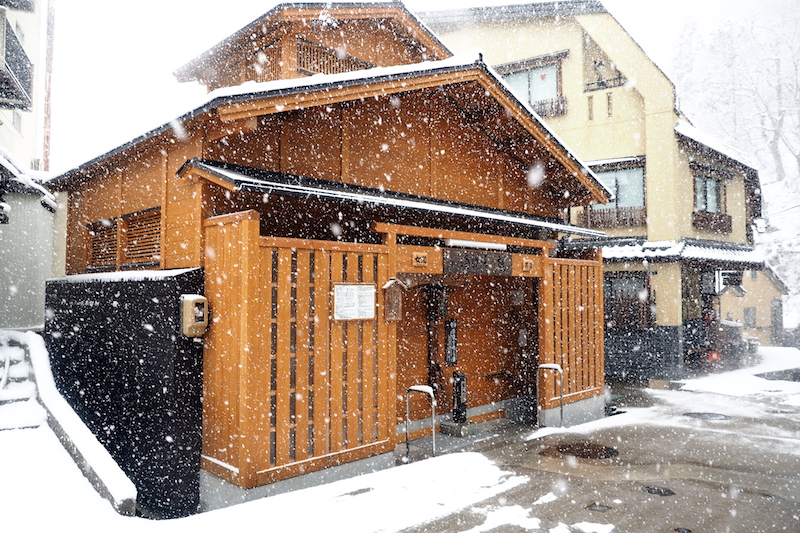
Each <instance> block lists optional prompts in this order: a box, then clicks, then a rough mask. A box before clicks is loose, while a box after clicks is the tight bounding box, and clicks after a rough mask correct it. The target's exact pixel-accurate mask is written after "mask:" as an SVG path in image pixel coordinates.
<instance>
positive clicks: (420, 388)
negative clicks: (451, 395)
mask: <svg viewBox="0 0 800 533" xmlns="http://www.w3.org/2000/svg"><path fill="white" fill-rule="evenodd" d="M412 392H421V393H423V394H425V395H426V396H428V397H429V398H430V400H431V457H435V456H436V396H435V395H434V394H433V387H431V386H429V385H414V386H411V387H409V388H408V390H407V391H406V459H408V455H409V446H410V445H409V442H408V419H409V418H410V417H411V410H410V406H409V397H410V396H411V393H412Z"/></svg>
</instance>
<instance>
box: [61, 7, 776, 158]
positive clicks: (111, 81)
mask: <svg viewBox="0 0 800 533" xmlns="http://www.w3.org/2000/svg"><path fill="white" fill-rule="evenodd" d="M767 1H768V0H767ZM277 3H278V2H270V1H266V2H265V1H264V0H225V1H224V2H219V1H211V0H139V1H137V2H116V1H109V0H59V2H57V5H56V30H55V31H56V37H55V55H54V69H53V114H52V153H51V156H52V157H51V170H54V171H56V172H58V171H65V170H68V169H70V168H73V167H75V166H78V165H80V164H81V163H83V162H85V161H87V160H89V159H91V158H93V157H95V156H97V155H100V154H101V153H103V152H105V151H107V150H110V149H112V148H114V147H116V146H118V145H120V144H122V143H124V142H127V141H129V140H131V139H133V138H135V137H136V136H138V135H140V134H142V133H145V132H146V131H148V130H150V129H151V128H154V127H156V126H160V125H162V124H164V123H166V122H169V120H171V119H173V118H175V117H176V116H178V115H179V114H180V113H183V112H185V111H188V110H190V109H192V108H193V107H194V104H195V103H196V102H199V101H200V100H201V99H202V97H203V95H204V94H205V92H204V90H203V89H202V88H200V87H199V86H198V85H197V84H194V83H191V84H179V83H177V81H176V80H175V78H174V77H173V76H172V72H173V71H174V70H175V69H177V68H178V67H180V66H181V65H182V64H183V63H185V62H186V61H188V60H190V59H192V58H193V57H195V56H197V55H199V54H200V53H202V52H203V51H205V50H206V49H208V48H209V47H211V46H213V45H214V44H216V43H217V42H219V41H220V40H222V39H223V38H225V37H226V36H228V35H230V34H231V33H233V32H234V31H236V30H238V29H240V28H241V27H243V26H245V25H246V24H248V23H249V22H251V21H252V20H254V19H255V18H257V17H258V16H260V15H261V14H263V13H264V12H266V11H267V10H269V9H270V8H271V7H272V6H273V5H275V4H277ZM513 3H515V2H513V1H493V0H484V1H480V0H473V1H470V0H433V1H431V0H407V1H406V2H405V4H406V6H407V7H408V9H410V10H411V11H420V10H430V9H444V8H452V7H471V6H475V5H504V4H513ZM517 3H519V2H517ZM603 3H604V5H605V6H606V8H608V10H609V11H610V12H611V13H612V14H613V15H614V16H615V17H616V18H617V20H618V21H619V22H620V23H621V24H622V25H623V26H624V27H625V28H626V29H627V30H628V31H629V33H630V34H631V35H632V36H633V37H634V39H636V40H637V42H639V44H640V45H641V46H642V47H643V48H644V49H645V51H646V52H647V53H648V54H650V56H651V58H652V59H653V60H654V61H655V62H656V63H657V64H658V65H659V66H661V67H662V68H663V69H664V70H665V71H666V72H669V62H670V60H671V52H670V49H671V46H672V44H673V43H674V42H675V39H676V37H677V34H678V33H679V28H680V24H681V22H682V21H683V20H684V18H685V17H686V16H687V14H688V13H692V14H694V16H695V17H696V18H697V19H698V20H699V21H700V22H701V26H700V27H701V29H703V23H707V24H711V23H712V22H714V21H718V20H719V18H720V14H725V15H726V16H740V15H741V14H742V13H741V12H740V11H741V10H739V8H738V7H736V6H738V5H740V4H742V5H745V4H747V2H745V0H668V1H666V0H664V1H662V0H604V2H603ZM220 6H222V7H220ZM709 28H710V26H709Z"/></svg>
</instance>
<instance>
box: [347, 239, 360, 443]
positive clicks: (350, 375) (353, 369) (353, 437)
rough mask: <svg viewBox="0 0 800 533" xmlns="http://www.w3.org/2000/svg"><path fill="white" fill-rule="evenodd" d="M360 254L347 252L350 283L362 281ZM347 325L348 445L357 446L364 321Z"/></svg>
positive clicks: (356, 321)
mask: <svg viewBox="0 0 800 533" xmlns="http://www.w3.org/2000/svg"><path fill="white" fill-rule="evenodd" d="M359 258H360V255H359V254H355V253H350V254H347V281H348V282H349V283H353V282H356V283H357V282H359V281H361V277H360V272H359ZM346 327H347V346H346V347H345V350H346V361H345V364H346V365H347V372H346V373H347V381H346V383H345V387H346V390H345V395H346V399H347V412H346V413H345V416H346V417H347V432H346V433H347V447H348V448H355V447H356V446H359V445H360V444H361V439H360V438H359V426H360V424H359V422H360V418H361V412H360V410H359V391H360V389H361V372H360V370H361V369H360V367H359V364H358V362H359V355H360V350H361V347H362V345H363V339H362V337H361V333H362V328H363V321H359V320H348V321H347V322H346Z"/></svg>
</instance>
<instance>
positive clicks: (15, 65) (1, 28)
mask: <svg viewBox="0 0 800 533" xmlns="http://www.w3.org/2000/svg"><path fill="white" fill-rule="evenodd" d="M0 32H1V33H2V35H0V45H1V46H2V50H0V57H2V58H3V63H2V68H1V69H0V106H3V107H16V108H23V109H27V108H29V107H30V106H31V88H32V83H31V81H32V77H31V73H32V71H33V64H32V63H31V60H30V59H28V54H26V53H25V49H24V48H23V47H22V43H20V42H19V39H18V38H17V34H16V33H14V30H13V29H12V27H11V24H9V22H8V20H7V19H6V13H5V11H4V10H0Z"/></svg>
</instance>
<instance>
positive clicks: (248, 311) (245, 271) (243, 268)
mask: <svg viewBox="0 0 800 533" xmlns="http://www.w3.org/2000/svg"><path fill="white" fill-rule="evenodd" d="M238 229H239V232H238V235H237V236H236V238H235V240H238V241H239V247H240V248H239V259H238V261H236V263H235V264H234V265H232V266H233V269H234V273H233V275H234V276H236V277H238V278H239V287H240V291H241V292H240V297H239V298H237V299H236V301H237V302H238V314H237V317H238V320H239V337H238V339H236V344H237V345H238V346H237V351H238V359H239V362H238V364H239V383H240V389H239V397H238V399H237V400H238V403H239V408H238V409H239V419H238V431H237V439H238V441H239V442H238V445H239V482H240V483H241V484H242V486H246V487H252V486H254V485H255V482H256V469H255V464H254V462H253V460H252V454H253V451H254V449H253V448H254V444H255V438H254V436H255V435H254V432H253V426H254V425H255V424H254V422H255V420H254V415H255V412H254V411H253V410H252V409H251V406H250V401H251V389H250V382H251V374H250V372H251V368H250V358H251V354H252V353H253V350H254V348H255V346H254V342H253V341H254V339H253V334H254V333H255V332H256V331H257V323H256V322H255V316H254V313H253V311H254V309H253V308H252V304H253V297H254V289H255V284H254V283H253V282H254V281H255V280H254V279H253V276H252V272H254V271H255V270H256V266H257V265H258V254H259V248H258V233H259V220H258V219H255V220H253V219H246V220H242V221H241V222H239V224H238ZM232 240H233V239H232ZM231 248H232V254H233V248H235V245H234V244H233V243H231Z"/></svg>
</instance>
